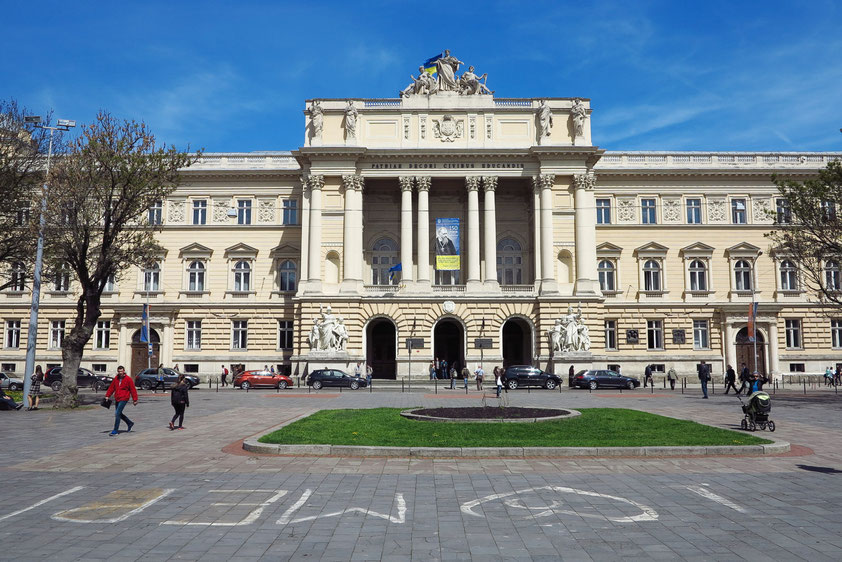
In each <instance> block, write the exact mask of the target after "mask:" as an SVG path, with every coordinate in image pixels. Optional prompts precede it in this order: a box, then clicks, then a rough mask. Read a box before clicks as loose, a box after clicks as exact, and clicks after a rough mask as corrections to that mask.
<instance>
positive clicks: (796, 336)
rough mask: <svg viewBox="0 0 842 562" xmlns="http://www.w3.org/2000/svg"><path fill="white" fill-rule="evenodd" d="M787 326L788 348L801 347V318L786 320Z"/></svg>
mask: <svg viewBox="0 0 842 562" xmlns="http://www.w3.org/2000/svg"><path fill="white" fill-rule="evenodd" d="M785 326H786V347H787V348H788V349H801V320H799V319H795V318H790V319H787V320H786V321H785Z"/></svg>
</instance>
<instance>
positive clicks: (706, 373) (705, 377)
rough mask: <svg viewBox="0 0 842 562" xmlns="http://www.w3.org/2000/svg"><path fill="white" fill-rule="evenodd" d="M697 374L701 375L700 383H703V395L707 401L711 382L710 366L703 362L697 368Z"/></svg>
mask: <svg viewBox="0 0 842 562" xmlns="http://www.w3.org/2000/svg"><path fill="white" fill-rule="evenodd" d="M696 372H697V373H698V374H699V382H700V383H702V394H704V396H703V397H702V398H704V399H705V400H707V398H708V381H709V380H710V365H708V364H707V363H705V362H704V361H702V362H701V363H699V365H698V366H697V367H696Z"/></svg>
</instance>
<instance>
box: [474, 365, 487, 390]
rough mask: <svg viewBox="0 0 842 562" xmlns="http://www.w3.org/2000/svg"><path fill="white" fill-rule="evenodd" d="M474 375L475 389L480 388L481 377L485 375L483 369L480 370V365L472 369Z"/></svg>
mask: <svg viewBox="0 0 842 562" xmlns="http://www.w3.org/2000/svg"><path fill="white" fill-rule="evenodd" d="M474 377H476V379H477V390H482V379H483V377H485V371H483V370H482V365H477V370H476V371H474Z"/></svg>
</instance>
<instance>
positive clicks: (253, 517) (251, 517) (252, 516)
mask: <svg viewBox="0 0 842 562" xmlns="http://www.w3.org/2000/svg"><path fill="white" fill-rule="evenodd" d="M210 491H211V492H216V493H220V494H226V493H227V494H234V493H246V494H250V493H253V492H275V490H210ZM285 495H287V490H278V491H277V492H275V495H274V496H272V497H271V498H269V499H268V500H266V501H265V502H262V503H258V504H254V503H240V504H238V503H214V504H211V505H216V506H247V507H251V506H254V505H256V506H258V507H257V508H256V509H253V510H251V512H250V513H249V514H248V515H246V516H245V517H244V518H242V519H241V520H239V521H236V522H233V523H231V522H225V521H163V522H161V523H160V524H161V525H192V526H204V527H240V526H243V525H250V524H252V523H254V522H255V521H257V520H258V518H259V517H260V516H261V515H262V514H263V510H264V509H266V506H269V505H272V504H273V503H275V502H276V501H278V500H279V499H281V498H282V497H284V496H285Z"/></svg>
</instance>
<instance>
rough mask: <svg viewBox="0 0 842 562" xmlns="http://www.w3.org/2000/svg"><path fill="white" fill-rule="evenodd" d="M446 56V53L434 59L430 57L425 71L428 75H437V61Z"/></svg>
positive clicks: (425, 64) (425, 65)
mask: <svg viewBox="0 0 842 562" xmlns="http://www.w3.org/2000/svg"><path fill="white" fill-rule="evenodd" d="M443 56H444V53H439V54H437V55H436V56H434V57H430V58H428V59H427V60H426V62H425V63H424V71H425V72H427V73H428V74H435V73H436V61H437V60H439V59H440V58H442V57H443Z"/></svg>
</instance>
